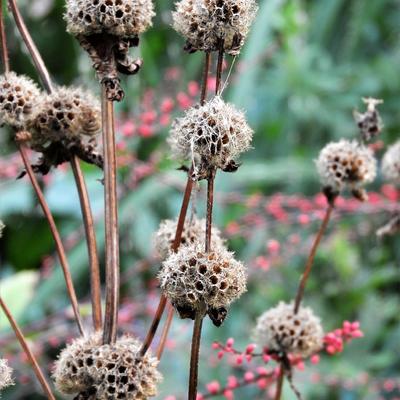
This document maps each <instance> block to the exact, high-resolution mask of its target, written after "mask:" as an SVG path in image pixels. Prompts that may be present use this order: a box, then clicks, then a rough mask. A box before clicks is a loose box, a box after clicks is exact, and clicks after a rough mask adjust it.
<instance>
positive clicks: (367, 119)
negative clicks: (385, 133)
mask: <svg viewBox="0 0 400 400" xmlns="http://www.w3.org/2000/svg"><path fill="white" fill-rule="evenodd" d="M363 102H364V103H365V104H366V105H367V110H366V111H365V112H364V113H360V112H359V111H357V110H355V111H354V112H353V116H354V120H355V121H356V124H357V126H358V128H359V129H360V134H361V137H362V138H363V139H364V140H366V141H369V140H371V139H372V138H374V137H376V136H378V135H379V134H380V133H381V131H382V129H383V123H382V118H381V116H380V115H379V111H378V109H377V108H376V106H377V105H379V104H382V103H383V100H378V99H374V98H372V97H368V98H364V99H363Z"/></svg>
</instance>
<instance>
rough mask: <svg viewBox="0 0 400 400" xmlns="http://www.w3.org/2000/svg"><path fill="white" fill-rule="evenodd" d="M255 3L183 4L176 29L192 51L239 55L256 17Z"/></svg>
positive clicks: (189, 0) (191, 0)
mask: <svg viewBox="0 0 400 400" xmlns="http://www.w3.org/2000/svg"><path fill="white" fill-rule="evenodd" d="M257 11H258V6H257V3H256V1H255V0H181V1H179V2H177V3H176V11H175V12H174V13H173V19H174V29H175V30H176V31H177V32H179V33H180V34H181V35H182V36H183V37H184V38H185V39H186V41H187V44H188V49H190V50H191V51H195V50H202V51H206V52H210V51H217V50H219V48H220V43H221V41H222V40H223V41H224V50H225V52H226V53H228V54H232V55H237V54H239V52H240V49H241V48H242V46H243V44H244V41H245V39H246V37H247V35H248V33H249V30H250V26H251V24H252V22H253V20H254V18H255V16H256V14H257Z"/></svg>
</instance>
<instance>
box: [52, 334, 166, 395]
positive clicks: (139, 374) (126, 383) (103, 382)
mask: <svg viewBox="0 0 400 400" xmlns="http://www.w3.org/2000/svg"><path fill="white" fill-rule="evenodd" d="M140 348H141V343H140V342H139V341H138V340H136V339H134V338H133V337H130V336H127V335H126V336H122V337H121V338H120V339H119V340H118V341H117V342H116V343H115V344H114V345H104V344H102V334H101V333H100V332H97V333H95V334H93V335H92V336H90V337H84V338H79V339H76V340H75V341H74V342H72V344H70V345H69V346H67V347H66V348H65V349H64V350H63V351H62V352H61V354H60V357H59V359H58V360H57V361H56V365H55V370H54V372H53V378H54V381H55V384H56V387H57V389H58V390H59V391H60V392H61V393H65V394H76V393H78V394H81V395H82V397H84V396H83V395H86V396H88V397H89V396H90V395H92V396H93V398H96V399H97V400H117V399H123V400H145V399H147V398H149V397H153V396H156V395H157V387H156V386H157V384H158V382H160V381H161V378H162V377H161V375H160V373H159V372H158V371H157V364H158V361H157V360H156V359H155V358H153V357H152V356H151V355H148V353H147V354H146V355H145V356H143V357H142V356H140V355H139V352H140ZM85 398H86V397H85Z"/></svg>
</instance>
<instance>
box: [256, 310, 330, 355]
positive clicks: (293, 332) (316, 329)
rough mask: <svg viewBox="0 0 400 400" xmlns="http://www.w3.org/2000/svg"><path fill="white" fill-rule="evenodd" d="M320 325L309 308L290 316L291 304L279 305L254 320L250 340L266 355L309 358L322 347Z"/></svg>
mask: <svg viewBox="0 0 400 400" xmlns="http://www.w3.org/2000/svg"><path fill="white" fill-rule="evenodd" d="M323 335H324V334H323V329H322V326H321V321H320V319H319V318H318V317H316V316H315V315H314V313H313V311H312V310H311V308H306V307H300V309H299V311H298V313H297V314H295V313H294V310H293V303H290V304H287V303H284V302H280V303H279V304H278V305H277V306H276V307H274V308H271V309H270V310H268V311H267V312H265V313H264V314H262V315H261V316H260V317H259V318H258V320H257V326H256V328H255V330H254V337H255V339H256V341H257V343H258V344H259V345H260V346H261V347H265V348H267V349H268V350H269V351H270V352H277V353H281V352H284V353H285V354H293V355H295V356H300V357H303V358H306V357H309V356H311V355H312V354H314V353H316V352H318V351H319V350H321V348H322V347H323Z"/></svg>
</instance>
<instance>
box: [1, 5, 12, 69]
mask: <svg viewBox="0 0 400 400" xmlns="http://www.w3.org/2000/svg"><path fill="white" fill-rule="evenodd" d="M0 41H1V59H2V60H3V65H4V73H6V74H7V73H9V72H10V60H9V58H8V50H7V36H6V29H5V26H4V10H3V1H1V3H0Z"/></svg>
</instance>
